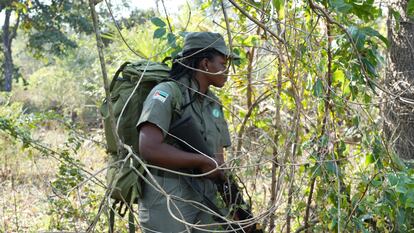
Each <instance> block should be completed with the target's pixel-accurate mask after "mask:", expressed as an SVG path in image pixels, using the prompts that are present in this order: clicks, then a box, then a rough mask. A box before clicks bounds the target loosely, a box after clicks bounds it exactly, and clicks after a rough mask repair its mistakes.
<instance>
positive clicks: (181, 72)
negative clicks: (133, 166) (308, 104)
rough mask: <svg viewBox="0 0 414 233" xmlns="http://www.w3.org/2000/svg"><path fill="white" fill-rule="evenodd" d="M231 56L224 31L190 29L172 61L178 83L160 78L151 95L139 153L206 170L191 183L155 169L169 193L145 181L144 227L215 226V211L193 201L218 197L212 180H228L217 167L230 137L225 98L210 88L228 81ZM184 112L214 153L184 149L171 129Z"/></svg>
mask: <svg viewBox="0 0 414 233" xmlns="http://www.w3.org/2000/svg"><path fill="white" fill-rule="evenodd" d="M232 57H234V56H233V55H232V53H231V52H230V51H229V50H228V48H227V46H226V44H225V42H224V39H223V37H222V36H221V35H220V34H218V33H211V32H192V33H188V34H187V36H186V38H185V41H184V47H183V51H182V52H181V53H180V54H179V56H178V57H177V58H176V59H175V60H173V66H172V70H171V75H170V76H171V78H173V79H174V80H176V83H173V82H163V83H160V84H158V85H157V86H156V87H154V88H153V89H152V91H151V92H150V94H149V95H148V97H147V99H146V101H145V103H144V107H143V111H142V114H141V117H140V119H139V122H138V124H137V129H138V130H139V152H140V155H141V156H142V157H143V158H144V159H145V160H146V161H147V162H148V163H149V164H151V165H155V166H159V167H163V168H167V169H171V170H176V171H180V172H184V173H191V172H193V171H198V173H200V174H203V173H207V174H206V175H205V176H202V177H198V178H191V180H192V183H193V184H191V183H190V182H188V180H189V179H188V177H184V176H183V175H177V174H174V173H170V172H165V171H162V170H159V169H151V173H152V175H153V176H154V178H155V181H153V182H157V183H158V184H159V185H160V186H161V187H162V189H163V190H164V191H165V192H160V191H159V190H156V189H154V188H153V186H151V185H150V184H145V185H144V193H143V197H142V198H141V199H140V200H139V213H138V216H139V221H140V225H141V228H142V229H143V230H144V232H163V233H167V232H173V233H177V232H206V230H207V232H208V231H209V229H210V230H211V229H216V227H214V220H213V218H212V215H211V213H209V212H208V211H205V210H203V209H202V208H200V206H198V205H197V204H195V203H196V202H197V203H202V204H206V199H209V200H210V201H212V202H215V199H216V192H217V189H216V187H215V185H214V181H217V180H222V179H224V173H223V171H222V170H220V169H217V168H218V167H219V166H220V165H221V164H222V163H223V162H224V159H223V150H224V148H225V147H228V146H230V144H231V142H230V136H229V131H228V127H227V123H226V121H225V120H224V117H223V111H222V108H221V103H220V101H219V100H218V98H217V97H216V96H215V95H214V94H213V93H212V92H211V91H210V90H209V87H210V86H214V87H218V88H221V87H223V86H224V84H225V83H226V81H227V67H228V66H227V62H228V59H230V58H232ZM183 115H186V116H191V117H192V119H193V121H194V123H195V125H196V126H197V128H198V129H199V131H200V132H199V133H200V134H201V135H202V137H204V140H205V143H206V145H207V146H208V147H209V148H210V149H211V150H212V151H214V155H213V156H212V157H208V156H205V155H202V154H197V153H190V152H186V151H184V150H182V149H181V148H180V146H179V145H178V143H177V142H176V141H175V140H174V138H173V137H171V135H169V134H168V131H169V129H170V126H171V124H172V123H174V121H175V120H177V119H178V118H180V116H183ZM189 133H190V134H191V132H189ZM194 186H196V187H197V189H195V188H194ZM212 223H213V224H212ZM209 224H210V225H209ZM208 225H209V226H208ZM198 228H203V229H204V231H202V230H200V229H198Z"/></svg>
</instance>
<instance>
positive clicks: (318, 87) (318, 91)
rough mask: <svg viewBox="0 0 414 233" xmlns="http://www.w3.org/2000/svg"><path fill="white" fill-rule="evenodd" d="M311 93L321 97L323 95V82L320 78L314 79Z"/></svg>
mask: <svg viewBox="0 0 414 233" xmlns="http://www.w3.org/2000/svg"><path fill="white" fill-rule="evenodd" d="M313 95H314V96H317V97H321V96H322V95H323V84H322V80H320V79H318V80H316V83H315V85H313Z"/></svg>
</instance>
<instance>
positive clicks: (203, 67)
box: [200, 58, 209, 71]
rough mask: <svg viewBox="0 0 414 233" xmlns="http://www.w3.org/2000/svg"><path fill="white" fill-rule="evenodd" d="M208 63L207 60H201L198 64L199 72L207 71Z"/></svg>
mask: <svg viewBox="0 0 414 233" xmlns="http://www.w3.org/2000/svg"><path fill="white" fill-rule="evenodd" d="M208 62H209V60H208V59H207V58H203V60H201V62H200V70H204V71H208Z"/></svg>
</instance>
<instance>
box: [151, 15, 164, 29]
mask: <svg viewBox="0 0 414 233" xmlns="http://www.w3.org/2000/svg"><path fill="white" fill-rule="evenodd" d="M151 22H152V23H153V24H154V25H155V26H158V27H160V28H163V27H165V26H166V24H165V23H164V21H162V19H160V18H158V17H154V18H151Z"/></svg>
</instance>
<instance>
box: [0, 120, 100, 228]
mask: <svg viewBox="0 0 414 233" xmlns="http://www.w3.org/2000/svg"><path fill="white" fill-rule="evenodd" d="M97 135H98V134H97ZM35 136H36V138H40V139H41V140H42V143H45V144H47V145H49V146H51V147H52V148H53V147H58V146H61V145H62V144H63V143H64V142H65V140H66V137H67V136H66V135H65V133H64V131H63V130H61V129H59V128H58V127H57V128H55V129H52V130H50V129H48V130H41V131H38V132H37V134H36V135H35ZM92 138H93V137H89V139H92ZM94 139H97V140H100V139H99V138H94ZM0 146H1V148H2V149H0V232H43V231H49V230H52V229H49V228H50V221H51V217H50V215H49V209H50V203H49V201H50V198H51V197H52V196H55V193H54V192H53V188H52V186H51V183H52V182H53V180H55V179H56V174H57V171H58V167H59V165H60V162H59V161H57V160H56V159H54V158H53V157H52V156H45V155H40V154H39V152H38V151H35V150H33V149H26V150H22V149H21V145H19V144H16V143H12V140H10V139H9V138H8V137H7V136H1V137H0ZM74 157H75V158H77V159H79V160H80V161H81V163H82V164H83V165H84V168H85V169H86V170H88V171H91V172H94V170H98V169H101V168H103V167H104V158H105V152H104V150H103V149H102V148H101V147H100V146H98V145H97V144H96V143H94V142H92V141H90V140H86V141H85V142H84V143H83V145H82V146H81V148H80V149H79V151H78V153H77V154H76V155H74ZM103 175H104V174H100V175H99V176H100V178H101V179H102V177H103ZM74 205H76V203H74ZM82 225H84V224H82Z"/></svg>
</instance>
